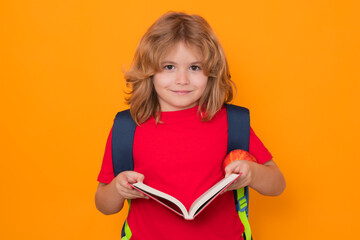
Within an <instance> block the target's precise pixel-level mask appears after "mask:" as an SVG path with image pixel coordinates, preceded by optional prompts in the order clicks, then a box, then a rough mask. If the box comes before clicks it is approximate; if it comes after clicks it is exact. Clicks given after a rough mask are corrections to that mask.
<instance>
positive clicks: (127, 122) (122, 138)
mask: <svg viewBox="0 0 360 240" xmlns="http://www.w3.org/2000/svg"><path fill="white" fill-rule="evenodd" d="M135 128H136V124H135V122H134V120H133V119H132V118H131V115H130V110H125V111H122V112H118V113H117V114H116V117H115V120H114V125H113V129H112V139H111V149H112V152H111V153H112V161H113V168H114V174H115V176H117V175H118V174H119V173H120V172H123V171H128V170H134V161H133V142H134V134H135Z"/></svg>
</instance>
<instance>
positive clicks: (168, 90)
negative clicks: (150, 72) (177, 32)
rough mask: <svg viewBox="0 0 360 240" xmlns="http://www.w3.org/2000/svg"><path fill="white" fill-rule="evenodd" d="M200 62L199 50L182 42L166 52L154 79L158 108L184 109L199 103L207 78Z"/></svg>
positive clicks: (169, 109)
mask: <svg viewBox="0 0 360 240" xmlns="http://www.w3.org/2000/svg"><path fill="white" fill-rule="evenodd" d="M201 62H202V54H201V52H200V51H199V50H198V49H197V48H195V47H192V46H187V45H186V44H185V43H183V42H179V43H177V44H176V45H175V46H174V47H173V48H172V49H171V50H170V51H169V52H168V53H167V55H166V56H165V57H164V59H163V61H162V62H161V68H162V69H161V71H160V72H158V73H156V74H155V75H154V78H153V82H154V87H155V91H156V93H157V96H158V100H159V103H160V108H161V111H164V112H167V111H177V110H184V109H188V108H192V107H194V106H196V105H197V104H198V102H199V99H200V97H201V96H202V94H203V93H204V90H205V88H206V84H207V81H208V77H207V76H206V75H205V74H204V72H203V70H202V65H201Z"/></svg>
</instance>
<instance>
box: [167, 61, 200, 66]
mask: <svg viewBox="0 0 360 240" xmlns="http://www.w3.org/2000/svg"><path fill="white" fill-rule="evenodd" d="M164 64H177V63H176V62H173V61H163V62H161V65H164ZM190 64H191V65H193V64H202V62H200V61H196V62H191V63H190Z"/></svg>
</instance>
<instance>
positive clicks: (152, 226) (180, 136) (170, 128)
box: [98, 107, 272, 240]
mask: <svg viewBox="0 0 360 240" xmlns="http://www.w3.org/2000/svg"><path fill="white" fill-rule="evenodd" d="M161 121H162V122H163V123H161V124H157V125H156V124H155V120H154V119H153V118H150V119H149V120H148V121H146V122H145V123H143V124H142V125H141V126H140V127H137V128H136V130H135V136H134V146H133V158H134V171H136V172H140V173H142V174H144V176H145V179H144V183H145V184H148V185H150V186H152V187H154V188H156V189H158V190H160V191H163V192H165V193H167V194H170V195H172V196H173V197H175V198H177V199H178V200H179V201H181V202H182V203H183V204H184V205H185V207H186V208H187V209H189V208H190V206H191V204H192V202H193V201H194V200H195V199H196V198H197V197H199V196H200V195H201V194H202V193H204V192H205V191H206V190H207V189H208V188H210V187H211V186H212V185H213V184H215V183H216V182H218V181H219V180H221V179H222V178H223V177H224V172H223V169H222V161H223V159H224V158H225V156H226V151H227V138H228V136H227V114H226V108H222V109H221V110H220V111H219V112H218V113H217V114H216V115H215V116H214V117H213V119H212V120H211V121H209V122H202V121H200V120H199V117H198V115H197V107H193V108H190V109H186V110H181V111H174V112H162V113H161ZM111 135H112V131H110V134H109V137H108V140H107V143H106V149H105V154H104V159H103V164H102V167H101V171H100V174H99V176H98V181H99V182H103V183H109V182H111V181H112V179H113V178H114V172H113V166H112V157H111ZM249 152H250V153H251V154H253V155H254V156H255V157H256V159H257V160H258V162H259V163H261V164H263V163H265V162H267V161H269V160H271V159H272V156H271V154H270V152H269V151H268V150H267V149H266V148H265V147H264V145H263V144H262V142H261V141H260V140H259V138H258V137H257V136H256V135H255V133H254V131H253V130H252V129H251V130H250V144H249ZM127 221H128V225H129V227H130V229H131V232H132V237H131V238H132V239H135V240H136V239H147V240H149V239H174V240H175V239H237V240H238V239H242V237H241V234H242V232H243V231H244V227H243V225H242V224H241V221H240V219H239V216H238V215H237V212H236V210H235V204H234V197H233V194H232V192H226V193H224V194H223V195H221V196H219V197H218V198H216V199H215V200H214V201H213V203H211V204H210V205H209V206H208V207H207V208H206V209H205V210H204V211H203V212H202V213H201V214H199V215H198V216H197V217H196V218H195V219H194V220H191V221H188V220H184V219H183V218H182V217H180V216H178V215H176V214H174V213H173V212H171V211H169V210H168V209H166V208H165V207H163V206H161V205H160V204H158V203H156V202H155V201H153V200H147V199H135V200H132V201H131V207H130V210H129V214H128V218H127Z"/></svg>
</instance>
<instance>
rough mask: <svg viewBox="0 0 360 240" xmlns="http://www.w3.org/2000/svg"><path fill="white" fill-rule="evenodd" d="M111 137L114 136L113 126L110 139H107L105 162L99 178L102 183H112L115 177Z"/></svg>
mask: <svg viewBox="0 0 360 240" xmlns="http://www.w3.org/2000/svg"><path fill="white" fill-rule="evenodd" d="M111 138H112V128H111V130H110V133H109V136H108V139H107V141H106V146H105V152H104V157H103V162H102V165H101V170H100V173H99V175H98V179H97V180H98V181H99V182H102V183H110V182H111V181H112V180H113V179H114V177H115V175H114V169H113V163H112V154H111Z"/></svg>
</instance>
